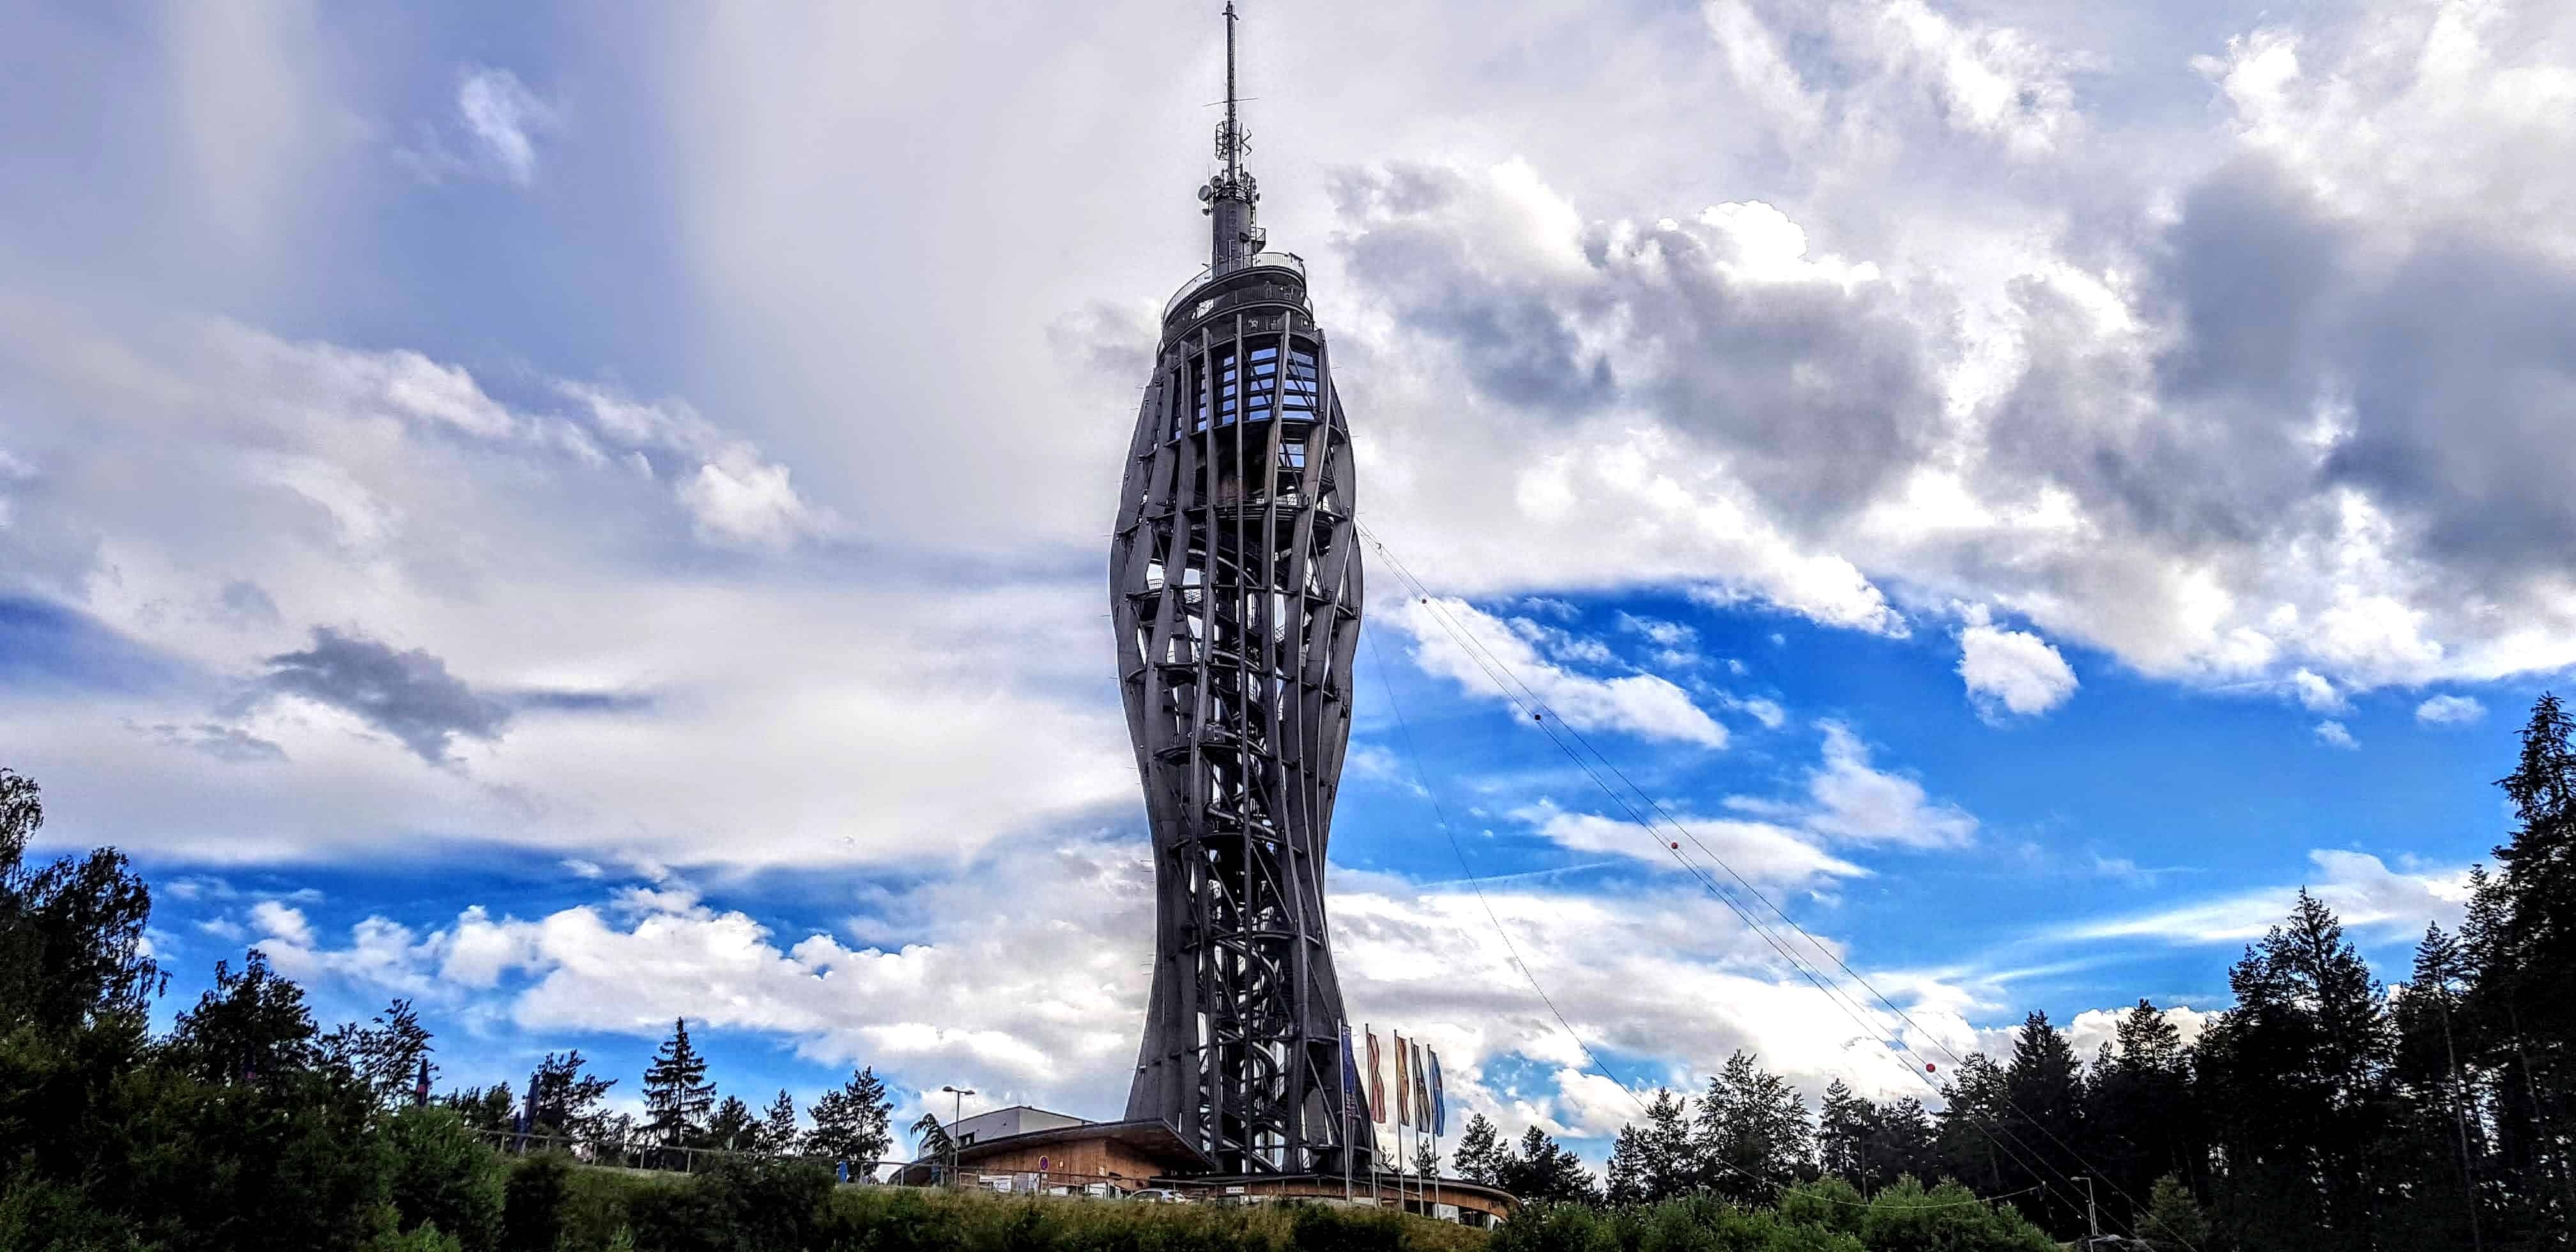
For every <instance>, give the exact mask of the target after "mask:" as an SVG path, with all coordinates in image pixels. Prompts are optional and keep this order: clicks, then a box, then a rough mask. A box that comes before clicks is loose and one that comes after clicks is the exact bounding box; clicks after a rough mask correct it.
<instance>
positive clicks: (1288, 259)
mask: <svg viewBox="0 0 2576 1252" xmlns="http://www.w3.org/2000/svg"><path fill="white" fill-rule="evenodd" d="M1260 269H1278V270H1290V271H1293V272H1294V273H1295V274H1296V275H1297V277H1298V278H1300V279H1303V278H1304V277H1305V276H1306V258H1304V257H1301V256H1299V255H1297V254H1296V253H1294V252H1255V253H1253V254H1252V255H1251V256H1248V257H1243V258H1241V259H1239V260H1233V261H1228V262H1226V263H1225V264H1223V265H1209V266H1204V267H1202V268H1201V269H1200V270H1199V272H1198V273H1196V274H1194V275H1191V277H1190V280H1189V281H1188V282H1185V283H1182V284H1181V289H1180V290H1179V291H1175V292H1173V293H1172V298H1171V299H1169V300H1165V301H1164V302H1163V320H1164V321H1167V322H1168V321H1170V320H1172V310H1174V309H1177V308H1179V307H1181V305H1183V304H1184V303H1187V302H1188V300H1189V298H1190V297H1191V296H1192V295H1194V294H1196V293H1197V292H1198V290H1199V289H1200V288H1201V287H1205V286H1207V285H1208V284H1209V283H1212V282H1215V281H1216V280H1218V279H1220V278H1224V277H1227V276H1229V275H1233V274H1241V273H1244V272H1245V271H1248V270H1260Z"/></svg>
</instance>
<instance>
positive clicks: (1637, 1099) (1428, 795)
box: [1360, 539, 2048, 1212]
mask: <svg viewBox="0 0 2576 1252" xmlns="http://www.w3.org/2000/svg"><path fill="white" fill-rule="evenodd" d="M1371 542H1375V540H1374V539H1372V540H1371ZM1360 635H1361V638H1362V639H1364V640H1366V641H1367V643H1368V648H1369V660H1370V662H1371V663H1372V664H1373V665H1374V666H1375V667H1376V668H1377V681H1378V686H1379V688H1380V689H1381V690H1383V691H1385V693H1386V702H1387V711H1388V712H1389V713H1391V714H1392V715H1393V716H1394V717H1395V725H1396V732H1397V733H1398V734H1399V735H1401V736H1402V737H1403V740H1404V753H1405V759H1406V761H1407V762H1408V763H1409V764H1411V765H1412V767H1413V776H1414V782H1415V784H1416V785H1417V786H1420V787H1421V788H1422V794H1423V798H1424V799H1425V800H1428V801H1429V802H1430V804H1431V813H1432V819H1433V821H1434V822H1436V823H1437V824H1438V825H1439V827H1440V833H1441V834H1442V835H1443V836H1444V837H1446V838H1447V840H1448V842H1449V852H1450V855H1451V856H1453V857H1455V858H1457V861H1458V872H1459V873H1460V874H1462V875H1464V876H1465V877H1466V880H1467V882H1468V884H1469V886H1470V887H1471V888H1472V889H1473V890H1474V891H1475V893H1476V903H1477V904H1479V905H1480V906H1482V907H1483V909H1484V911H1485V919H1486V920H1487V921H1488V922H1491V923H1492V924H1493V927H1494V933H1495V934H1496V935H1497V936H1498V937H1500V938H1501V939H1502V941H1503V950H1504V951H1505V952H1506V953H1507V954H1509V956H1510V957H1511V962H1512V965H1513V967H1514V968H1516V969H1518V970H1520V972H1521V977H1522V978H1524V979H1526V980H1527V981H1528V982H1529V985H1530V990H1531V991H1533V992H1535V993H1537V995H1538V998H1539V1002H1540V1003H1541V1004H1544V1005H1546V1006H1547V1011H1548V1014H1549V1016H1551V1017H1554V1018H1555V1019H1556V1024H1557V1026H1558V1027H1559V1028H1560V1029H1562V1030H1564V1031H1565V1035H1566V1037H1567V1038H1569V1039H1572V1040H1573V1041H1574V1046H1575V1047H1577V1048H1580V1049H1582V1051H1583V1055H1584V1057H1585V1058H1586V1059H1588V1060H1590V1061H1591V1062H1592V1067H1593V1068H1594V1069H1595V1070H1597V1071H1599V1072H1600V1074H1601V1076H1602V1077H1604V1078H1607V1079H1609V1080H1610V1085H1611V1086H1614V1087H1617V1088H1618V1089H1619V1090H1620V1092H1621V1093H1622V1094H1624V1095H1626V1096H1627V1097H1628V1099H1629V1100H1630V1102H1632V1103H1634V1104H1635V1105H1636V1106H1637V1108H1638V1110H1639V1111H1640V1112H1644V1111H1646V1101H1645V1099H1644V1098H1643V1097H1641V1096H1639V1095H1638V1094H1637V1092H1636V1091H1635V1089H1633V1088H1631V1087H1629V1086H1628V1084H1626V1083H1623V1082H1621V1081H1619V1076H1618V1075H1617V1074H1614V1073H1612V1072H1611V1071H1610V1067H1609V1066H1608V1065H1607V1064H1604V1063H1603V1062H1602V1060H1601V1057H1600V1054H1599V1053H1596V1052H1594V1051H1593V1050H1592V1045H1591V1044H1590V1043H1588V1042H1586V1041H1585V1040H1584V1038H1583V1035H1582V1032H1580V1031H1577V1030H1576V1029H1575V1028H1574V1026H1573V1024H1572V1023H1571V1022H1568V1021H1567V1020H1566V1018H1565V1014H1564V1013H1563V1012H1562V1011H1560V1010H1558V1008H1557V1007H1556V1000H1555V998H1554V997H1552V996H1550V995H1549V994H1548V993H1547V988H1546V987H1544V986H1541V985H1540V984H1539V980H1538V973H1537V971H1535V970H1533V969H1531V968H1530V966H1529V962H1527V961H1525V960H1522V959H1521V955H1520V948H1519V946H1518V945H1516V944H1514V943H1513V942H1512V936H1511V931H1510V930H1509V928H1507V927H1505V926H1504V925H1503V922H1502V918H1501V916H1500V915H1499V914H1497V913H1495V912H1494V906H1493V902H1492V901H1490V900H1488V899H1487V898H1486V897H1485V886H1484V883H1485V880H1484V879H1483V878H1482V877H1481V876H1479V875H1478V874H1477V873H1476V871H1475V869H1474V867H1473V866H1471V865H1469V864H1468V862H1467V852H1466V848H1465V847H1464V846H1463V845H1461V844H1460V843H1459V842H1458V833H1457V831H1456V829H1455V828H1453V827H1451V826H1450V824H1449V815H1448V809H1447V807H1446V806H1444V805H1442V804H1441V803H1440V795H1439V793H1438V792H1437V791H1434V790H1433V789H1432V787H1431V780H1430V776H1429V773H1428V771H1426V770H1425V769H1424V768H1423V764H1422V753H1421V751H1420V749H1419V748H1418V747H1416V746H1415V744H1414V741H1413V726H1412V723H1411V722H1409V721H1407V720H1406V719H1405V716H1404V708H1403V706H1402V704H1401V703H1400V702H1398V701H1397V699H1396V695H1395V684H1394V682H1393V680H1391V679H1390V678H1388V677H1387V664H1386V654H1385V652H1383V651H1382V650H1380V649H1379V647H1378V645H1377V639H1376V637H1375V636H1372V635H1370V634H1369V633H1368V632H1367V631H1366V630H1365V629H1363V630H1362V631H1361V633H1360ZM1659 1089H1661V1088H1659ZM1997 1146H2001V1145H2000V1144H1999V1145H1997ZM1711 1163H1712V1164H1715V1165H1717V1166H1718V1167H1719V1168H1722V1169H1724V1170H1726V1171H1727V1172H1729V1173H1731V1174H1734V1175H1735V1176H1736V1177H1738V1178H1742V1179H1743V1180H1745V1181H1746V1182H1749V1183H1752V1184H1754V1185H1755V1186H1760V1185H1761V1183H1762V1180H1761V1179H1759V1178H1755V1177H1754V1176H1752V1175H1750V1174H1747V1173H1745V1172H1744V1171H1743V1170H1741V1169H1738V1168H1736V1167H1735V1166H1734V1165H1733V1164H1732V1163H1730V1162H1727V1161H1722V1160H1712V1162H1711ZM2015 1163H2016V1164H2018V1163H2019V1162H2018V1161H2016V1162H2015ZM2047 1186H2048V1184H2047V1183H2046V1182H2045V1181H2043V1182H2040V1183H2038V1184H2036V1185H2034V1186H2029V1187H2024V1188H2022V1189H2020V1190H2018V1191H2007V1192H2004V1193H2003V1194H2001V1195H1992V1196H1976V1197H1972V1198H1970V1199H1967V1200H1948V1201H1943V1202H1942V1203H1939V1204H1904V1205H1884V1206H1877V1207H1885V1208H1890V1209H1895V1210H1899V1211H1903V1212H1914V1211H1917V1210H1925V1209H1946V1208H1963V1207H1965V1206H1967V1205H1970V1204H1992V1203H1995V1202H1997V1201H2000V1200H2008V1199H2011V1198H2012V1197H2014V1196H2017V1195H2027V1194H2029V1193H2030V1192H2033V1191H2038V1190H2042V1189H2044V1188H2045V1187H2047ZM1784 1190H1786V1191H1789V1192H1791V1193H1794V1194H1799V1195H1806V1196H1807V1197H1808V1198H1810V1199H1816V1200H1824V1201H1827V1202H1829V1203H1833V1204H1840V1205H1844V1206H1846V1207H1853V1208H1863V1209H1866V1208H1870V1207H1873V1206H1872V1205H1871V1204H1870V1203H1868V1202H1866V1201H1864V1202H1862V1203H1859V1204H1854V1203H1853V1202H1852V1201H1850V1200H1845V1199H1842V1198H1840V1197H1837V1196H1829V1195H1822V1194H1810V1193H1808V1192H1804V1191H1801V1190H1799V1189H1798V1188H1797V1187H1794V1186H1793V1187H1788V1188H1784Z"/></svg>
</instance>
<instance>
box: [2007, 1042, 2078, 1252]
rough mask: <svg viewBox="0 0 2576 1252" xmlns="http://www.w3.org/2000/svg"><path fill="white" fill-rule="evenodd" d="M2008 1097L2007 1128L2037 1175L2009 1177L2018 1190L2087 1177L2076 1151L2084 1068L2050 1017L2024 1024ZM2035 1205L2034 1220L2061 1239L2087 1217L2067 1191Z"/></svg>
mask: <svg viewBox="0 0 2576 1252" xmlns="http://www.w3.org/2000/svg"><path fill="white" fill-rule="evenodd" d="M2004 1095H2005V1097H2006V1098H2007V1099H2009V1100H2010V1101H2011V1102H2012V1103H2011V1107H2010V1109H2009V1110H2008V1116H2007V1117H2006V1119H2005V1122H2004V1124H2005V1125H2006V1126H2007V1127H2009V1128H2010V1131H2011V1140H2012V1141H2013V1142H2014V1149H2015V1151H2016V1152H2017V1153H2019V1154H2020V1156H2021V1158H2022V1160H2023V1161H2025V1162H2026V1163H2027V1164H2028V1165H2030V1166H2031V1167H2032V1168H2033V1170H2034V1171H2035V1172H2027V1173H2017V1174H2015V1175H2013V1176H2011V1178H2010V1181H2011V1184H2012V1186H2013V1187H2014V1188H2016V1189H2017V1188H2021V1187H2030V1186H2037V1185H2039V1184H2041V1183H2044V1182H2049V1181H2052V1180H2054V1179H2055V1178H2056V1177H2057V1176H2058V1175H2061V1174H2062V1175H2070V1176H2071V1175H2075V1174H2080V1173H2084V1172H2085V1166H2084V1165H2083V1163H2082V1160H2081V1157H2080V1154H2081V1151H2082V1149H2081V1148H2079V1147H2078V1146H2077V1145H2078V1144H2079V1143H2081V1142H2082V1141H2083V1140H2084V1138H2085V1134H2084V1081H2083V1068H2082V1063H2081V1062H2079V1061H2077V1060H2076V1059H2075V1048H2074V1046H2073V1045H2071V1044H2069V1043H2067V1041H2066V1036H2064V1035H2062V1034H2059V1033H2058V1032H2057V1028H2056V1027H2054V1026H2051V1025H2049V1024H2048V1014H2046V1013H2044V1012H2040V1011H2037V1010H2033V1011H2032V1012H2031V1014H2030V1015H2029V1016H2028V1017H2025V1018H2023V1019H2022V1025H2021V1032H2020V1033H2019V1034H2018V1035H2016V1036H2015V1037H2014V1039H2013V1055H2012V1061H2011V1063H2010V1064H2008V1065H2006V1066H2005V1067H2004ZM2031 1199H2032V1200H2033V1201H2036V1203H2031V1204H2029V1205H2028V1207H2029V1208H2030V1209H2031V1210H2032V1211H2033V1217H2032V1219H2033V1220H2034V1221H2036V1222H2038V1223H2039V1225H2041V1226H2042V1227H2045V1228H2047V1229H2049V1230H2051V1231H2053V1232H2055V1233H2058V1234H2061V1235H2072V1234H2074V1233H2077V1232H2080V1231H2081V1230H2082V1229H2083V1225H2084V1214H2083V1212H2082V1210H2081V1209H2080V1208H2078V1207H2076V1206H2075V1205H2074V1204H2073V1201H2072V1197H2071V1196H2068V1195H2067V1194H2066V1192H2065V1191H2064V1190H2062V1189H2051V1190H2048V1191H2043V1192H2040V1193H2038V1194H2036V1195H2034V1196H2032V1197H2031Z"/></svg>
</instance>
